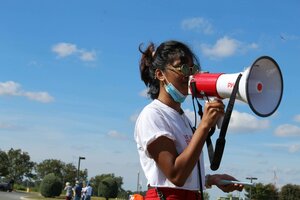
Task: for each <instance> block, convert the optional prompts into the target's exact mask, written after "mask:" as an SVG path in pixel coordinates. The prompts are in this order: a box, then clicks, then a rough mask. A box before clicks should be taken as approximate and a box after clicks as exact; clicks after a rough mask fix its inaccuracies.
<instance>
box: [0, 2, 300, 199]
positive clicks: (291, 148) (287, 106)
mask: <svg viewBox="0 0 300 200" xmlns="http://www.w3.org/2000/svg"><path fill="white" fill-rule="evenodd" d="M299 7H300V3H299V1H296V0H292V1H288V2H284V3H283V2H282V1H258V0H255V1H233V0H231V1H226V2H225V1H223V2H221V1H188V2H187V1H179V0H173V1H170V0H153V1H150V0H143V1H141V0H139V1H138V0H133V1H126V2H125V1H96V0H94V1H58V0H56V1H49V0H46V1H38V0H28V1H15V0H10V1H1V7H0V27H1V31H0V69H1V73H0V136H1V140H0V148H1V149H2V150H8V149H10V148H15V149H16V148H21V149H22V150H23V151H26V152H28V153H29V155H30V156H31V158H32V160H33V161H35V162H41V161H42V160H44V159H49V158H52V159H60V160H62V161H64V162H66V163H70V162H71V163H73V164H74V165H75V166H77V162H78V157H79V156H85V157H86V160H83V161H82V162H81V167H82V168H87V169H88V172H89V176H90V177H92V176H95V175H97V174H102V173H115V175H116V176H122V177H123V178H124V188H125V189H130V190H135V189H136V182H137V180H136V179H137V173H138V171H140V170H141V168H140V165H139V160H138V154H137V151H136V147H135V143H134V141H133V130H134V123H135V119H136V117H137V115H138V113H139V112H140V111H141V109H142V108H143V107H144V106H145V105H146V104H147V103H149V102H150V100H149V99H147V98H146V97H145V95H144V94H145V87H144V84H143V82H142V81H141V80H140V77H139V70H138V63H139V59H140V53H139V51H138V45H139V44H140V43H145V44H147V43H148V42H150V41H152V42H154V43H155V44H157V45H158V44H159V43H161V42H163V41H165V40H169V39H176V40H180V41H182V42H185V43H187V44H188V45H189V46H190V47H191V48H192V49H193V51H194V52H195V53H196V55H197V56H198V58H199V59H200V62H201V65H202V69H203V70H205V71H209V72H211V73H213V72H224V73H236V72H240V71H243V70H244V68H245V67H248V66H250V65H251V64H252V63H253V62H254V60H256V59H257V58H258V57H260V56H262V55H268V56H271V57H273V58H274V59H275V60H276V61H277V63H278V64H279V66H280V68H281V71H282V74H283V78H284V93H283V98H282V102H281V105H280V107H279V108H278V110H277V112H276V113H275V114H274V115H272V116H271V117H268V118H260V117H257V116H255V115H254V113H252V111H251V110H250V108H249V107H248V106H247V105H246V104H244V103H240V102H238V103H237V104H236V105H235V110H234V112H233V115H232V120H231V124H230V126H229V130H228V134H227V144H226V147H225V152H224V156H223V159H222V162H221V166H220V168H219V170H218V171H217V172H216V173H224V172H227V173H230V174H233V175H234V176H236V177H237V178H238V179H241V180H245V178H246V177H249V176H253V177H257V178H258V181H259V182H262V183H274V182H276V185H277V186H278V187H280V186H282V185H284V184H287V183H293V184H300V181H299V180H300V169H299V166H300V159H299V155H300V109H299V103H298V100H299V97H300V96H299V95H300V94H299V88H298V87H297V81H298V80H299V78H298V77H299V66H298V65H299V63H300V56H299V52H300V28H299V27H300V26H299V20H298V19H299V18H300V16H299V15H300V13H299ZM225 103H226V101H225ZM183 108H184V109H185V111H186V113H187V114H189V115H190V116H192V110H193V107H192V102H191V100H190V98H188V99H187V100H186V102H185V103H184V104H183ZM213 139H214V138H213ZM204 153H205V157H206V168H207V171H208V172H209V173H210V172H211V171H210V170H209V161H208V158H207V153H206V150H204ZM141 185H142V188H143V189H145V188H146V181H145V179H144V177H143V175H142V172H141ZM217 194H220V193H217V192H216V190H215V189H212V190H211V196H214V195H217Z"/></svg>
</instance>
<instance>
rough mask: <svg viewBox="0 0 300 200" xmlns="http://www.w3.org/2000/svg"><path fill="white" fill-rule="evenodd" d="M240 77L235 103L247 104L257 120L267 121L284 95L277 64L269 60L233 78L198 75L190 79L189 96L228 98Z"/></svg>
mask: <svg viewBox="0 0 300 200" xmlns="http://www.w3.org/2000/svg"><path fill="white" fill-rule="evenodd" d="M239 74H242V77H241V79H240V82H239V87H238V92H237V95H236V99H238V100H241V101H243V102H245V103H247V104H249V106H250V108H251V110H252V111H253V112H254V113H255V114H256V115H258V116H261V117H268V116H270V115H272V114H273V113H274V112H275V111H276V110H277V108H278V106H279V104H280V101H281V98H282V93H283V78H282V74H281V71H280V68H279V66H278V64H277V63H276V61H275V60H274V59H273V58H271V57H269V56H262V57H260V58H258V59H257V60H255V62H254V63H253V64H252V66H251V67H248V68H247V69H246V70H245V71H244V72H240V73H235V74H225V73H197V74H194V75H192V76H190V80H189V88H190V94H192V95H193V96H195V97H197V98H202V99H204V97H217V98H221V99H225V98H230V95H231V93H232V91H233V87H234V85H235V81H236V80H237V77H238V76H239ZM193 82H194V85H195V87H196V93H195V94H193V92H192V89H191V84H192V83H193Z"/></svg>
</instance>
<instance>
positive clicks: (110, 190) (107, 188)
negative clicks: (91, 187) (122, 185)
mask: <svg viewBox="0 0 300 200" xmlns="http://www.w3.org/2000/svg"><path fill="white" fill-rule="evenodd" d="M98 195H99V196H100V197H105V198H106V199H108V198H116V197H117V195H118V183H117V182H116V180H114V179H113V178H112V177H107V178H105V179H103V181H101V182H100V184H99V187H98Z"/></svg>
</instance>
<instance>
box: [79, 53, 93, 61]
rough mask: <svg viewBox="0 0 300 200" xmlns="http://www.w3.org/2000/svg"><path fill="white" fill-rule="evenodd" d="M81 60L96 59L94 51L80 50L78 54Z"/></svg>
mask: <svg viewBox="0 0 300 200" xmlns="http://www.w3.org/2000/svg"><path fill="white" fill-rule="evenodd" d="M80 60H82V61H94V60H96V53H95V52H94V51H90V52H88V51H82V52H81V55H80Z"/></svg>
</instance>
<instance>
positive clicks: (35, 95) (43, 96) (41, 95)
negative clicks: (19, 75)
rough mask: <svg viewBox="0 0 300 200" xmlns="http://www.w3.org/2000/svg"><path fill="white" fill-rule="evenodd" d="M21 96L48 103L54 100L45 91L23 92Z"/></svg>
mask: <svg viewBox="0 0 300 200" xmlns="http://www.w3.org/2000/svg"><path fill="white" fill-rule="evenodd" d="M23 96H25V97H27V98H28V99H31V100H35V101H39V102H42V103H49V102H52V101H53V100H54V98H53V97H52V96H50V95H49V94H48V93H47V92H23Z"/></svg>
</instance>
